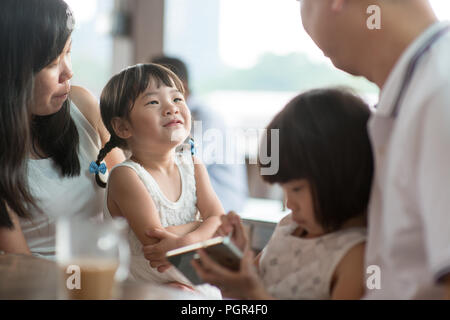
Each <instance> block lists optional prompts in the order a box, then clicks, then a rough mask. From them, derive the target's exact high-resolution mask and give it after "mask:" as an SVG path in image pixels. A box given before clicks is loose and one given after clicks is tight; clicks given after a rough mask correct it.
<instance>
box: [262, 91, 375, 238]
mask: <svg viewBox="0 0 450 320" xmlns="http://www.w3.org/2000/svg"><path fill="white" fill-rule="evenodd" d="M369 117H370V110H369V107H368V106H367V104H366V103H365V102H364V101H363V100H362V99H361V98H359V97H357V96H356V95H353V94H352V93H350V92H349V91H346V90H343V89H317V90H312V91H308V92H306V93H303V94H300V95H299V96H297V97H295V98H294V99H293V100H292V101H291V102H289V103H288V104H287V105H286V107H285V108H284V109H283V110H282V111H281V112H280V113H278V115H277V116H275V118H274V119H273V120H272V122H271V123H270V124H269V126H268V128H267V129H268V130H267V131H268V133H267V136H268V139H267V140H268V142H269V143H270V140H271V139H270V137H271V131H270V129H279V155H278V159H279V170H278V172H277V173H276V174H275V175H265V176H263V179H264V180H265V181H266V182H269V183H282V184H283V183H286V182H289V181H291V180H294V179H306V180H308V181H309V183H310V185H311V190H312V196H313V202H314V210H315V217H316V220H317V222H318V223H319V224H320V225H321V226H322V227H323V228H324V229H325V230H326V231H328V232H331V231H335V230H337V229H339V228H340V227H341V225H342V224H343V223H344V222H346V221H347V220H349V219H350V218H353V217H356V216H359V215H361V214H365V213H366V210H367V205H368V201H369V196H370V190H371V183H372V175H373V160H372V149H371V145H370V140H369V136H368V132H367V122H368V119H369ZM268 150H271V149H270V147H269V148H268ZM271 157H272V158H273V157H274V155H271ZM259 165H260V166H261V167H266V166H269V165H270V164H268V165H262V164H261V163H260V164H259Z"/></svg>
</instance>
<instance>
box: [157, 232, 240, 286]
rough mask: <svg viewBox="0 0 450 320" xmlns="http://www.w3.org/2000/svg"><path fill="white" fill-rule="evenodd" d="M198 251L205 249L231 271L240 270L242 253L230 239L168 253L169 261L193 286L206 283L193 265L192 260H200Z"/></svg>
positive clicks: (210, 241)
mask: <svg viewBox="0 0 450 320" xmlns="http://www.w3.org/2000/svg"><path fill="white" fill-rule="evenodd" d="M198 249H203V250H205V251H206V253H207V254H208V255H209V257H210V258H211V259H212V260H214V261H215V262H217V263H218V264H220V265H222V266H223V267H225V268H228V269H230V270H234V271H237V270H239V267H240V263H241V258H242V252H241V250H240V249H239V248H238V247H236V246H235V245H234V243H233V242H232V241H231V239H230V237H229V236H227V237H215V238H212V239H208V240H206V241H202V242H198V243H194V244H191V245H188V246H185V247H181V248H177V249H174V250H171V251H168V252H167V253H166V258H167V260H168V261H169V262H170V263H171V264H172V265H173V266H175V267H176V268H177V269H178V270H179V271H180V272H181V273H182V274H183V275H184V276H185V277H186V278H188V279H189V280H190V281H191V282H192V284H194V285H198V284H202V283H204V282H203V281H202V280H201V279H200V278H199V277H198V275H197V272H195V269H194V267H193V266H192V265H191V260H192V259H198V258H199V256H198V254H197V252H196V251H197V250H198Z"/></svg>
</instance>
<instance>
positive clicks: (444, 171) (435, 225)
mask: <svg viewBox="0 0 450 320" xmlns="http://www.w3.org/2000/svg"><path fill="white" fill-rule="evenodd" d="M421 116H422V119H420V121H419V122H421V123H422V124H423V126H422V127H418V129H419V130H421V132H420V134H419V135H418V137H420V139H419V140H420V141H417V142H416V143H418V144H419V145H420V149H419V150H420V153H419V155H418V163H417V166H418V176H417V182H418V192H419V193H418V194H419V199H418V200H419V201H418V203H419V205H420V208H419V210H420V212H421V215H422V221H423V224H424V234H425V246H426V249H427V253H428V261H429V266H430V268H431V272H432V273H433V275H434V278H435V280H436V281H439V280H441V278H442V277H443V276H445V275H446V274H449V273H450V81H447V83H446V85H445V86H443V87H441V88H440V89H439V90H438V91H436V93H435V94H434V95H433V96H432V97H431V99H429V101H428V102H427V103H426V107H425V108H424V112H423V113H421Z"/></svg>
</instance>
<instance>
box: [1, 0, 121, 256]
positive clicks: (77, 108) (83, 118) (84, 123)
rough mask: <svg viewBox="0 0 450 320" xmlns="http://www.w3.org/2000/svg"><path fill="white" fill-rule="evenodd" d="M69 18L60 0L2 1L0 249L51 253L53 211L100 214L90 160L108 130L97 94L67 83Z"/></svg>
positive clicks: (112, 159) (110, 161)
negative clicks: (90, 170) (102, 119)
mask: <svg viewBox="0 0 450 320" xmlns="http://www.w3.org/2000/svg"><path fill="white" fill-rule="evenodd" d="M74 23H75V21H74V18H73V15H72V12H71V11H70V9H69V7H68V6H67V4H66V3H65V2H64V1H62V0H28V1H17V0H2V1H1V2H0V68H1V69H0V250H1V251H5V252H12V253H32V254H34V255H39V256H43V257H47V258H53V257H54V255H55V221H56V219H57V217H59V216H61V215H71V214H80V215H85V216H86V219H88V218H91V217H96V216H100V214H101V210H102V205H103V198H104V191H103V189H101V188H100V187H98V186H97V185H96V184H95V182H93V179H92V177H91V176H90V172H89V165H90V162H91V161H92V159H94V158H95V157H96V156H97V154H98V151H99V150H100V148H101V147H102V146H103V145H104V144H105V143H106V142H107V141H108V140H109V134H108V132H107V131H106V129H105V128H104V126H103V124H102V122H101V117H100V112H99V108H98V103H97V100H96V98H95V97H93V96H92V94H90V93H89V92H88V91H87V90H85V89H83V88H81V87H75V86H71V85H70V79H71V78H72V76H73V73H72V68H71V60H70V50H71V45H72V40H71V33H72V30H73V27H74ZM123 158H124V157H123V154H122V153H121V152H120V151H118V150H115V151H114V152H112V153H111V154H110V156H109V157H107V158H106V159H105V161H106V164H107V166H108V167H112V166H113V165H114V164H116V163H119V162H121V161H122V160H123ZM80 232H82V230H80Z"/></svg>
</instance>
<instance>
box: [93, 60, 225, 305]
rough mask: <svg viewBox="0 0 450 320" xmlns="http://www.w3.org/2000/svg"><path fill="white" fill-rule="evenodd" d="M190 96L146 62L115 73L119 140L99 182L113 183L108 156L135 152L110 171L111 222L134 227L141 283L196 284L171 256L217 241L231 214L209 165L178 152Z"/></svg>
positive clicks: (106, 108) (107, 93)
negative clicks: (219, 195) (225, 215)
mask: <svg viewBox="0 0 450 320" xmlns="http://www.w3.org/2000/svg"><path fill="white" fill-rule="evenodd" d="M183 93H184V88H183V85H182V83H181V81H180V79H179V78H178V77H177V76H176V75H175V74H174V73H173V72H172V71H170V70H169V69H167V68H165V67H163V66H161V65H157V64H139V65H135V66H132V67H129V68H127V69H125V70H123V71H121V72H120V73H118V74H117V75H115V76H114V77H113V78H112V79H111V80H110V81H109V82H108V84H107V85H106V87H105V88H104V89H103V91H102V95H101V98H100V109H101V114H102V120H103V122H104V124H105V126H106V128H107V129H108V131H109V133H110V134H111V140H110V141H109V142H108V143H107V144H106V146H105V148H103V149H102V150H100V152H99V155H98V158H97V161H96V162H93V163H92V164H91V166H92V172H95V173H96V180H97V183H99V184H100V185H102V186H105V184H104V183H103V182H102V181H101V179H100V176H99V171H101V170H102V168H101V166H102V164H101V161H102V160H103V158H104V157H105V155H106V154H107V153H108V152H109V151H110V150H111V149H113V148H114V147H121V148H126V149H128V150H129V151H130V152H131V157H130V159H128V160H126V161H124V162H123V163H121V164H119V165H117V166H115V167H114V168H113V169H112V170H111V172H110V175H109V179H108V185H107V193H106V194H107V196H106V198H105V205H104V216H105V219H111V217H117V216H122V217H125V218H126V219H127V221H128V223H129V225H130V227H131V228H130V232H129V234H128V242H129V244H130V247H131V254H132V256H131V267H130V273H131V276H132V278H133V279H134V280H136V281H148V282H153V283H157V284H175V285H176V286H181V287H184V286H191V283H190V282H189V281H188V280H187V279H186V278H185V277H184V276H183V275H182V274H181V273H180V272H178V271H177V270H175V268H173V267H171V266H170V264H169V262H168V261H167V260H166V258H165V253H166V252H167V251H168V250H171V249H174V248H177V247H181V246H185V245H188V244H191V243H194V242H199V241H202V240H206V239H208V238H210V237H211V236H212V235H213V234H214V232H215V230H216V229H217V227H218V226H219V224H220V215H222V214H223V213H224V212H223V208H222V205H221V203H220V201H219V199H218V198H217V196H216V194H215V193H214V190H213V189H212V187H211V183H210V181H209V177H208V173H207V172H206V168H205V166H204V165H203V164H202V163H200V162H199V160H198V159H197V158H195V157H194V156H193V155H192V154H191V148H187V149H185V150H184V151H181V152H179V150H178V149H177V147H179V146H180V145H182V144H183V142H184V141H185V140H186V138H188V137H189V135H190V129H191V116H190V112H189V108H188V106H187V105H186V102H185V99H184V95H183ZM197 213H199V215H197ZM144 251H145V255H144ZM147 259H148V260H149V261H150V265H149V261H147ZM150 266H151V267H150ZM195 289H201V290H200V291H201V292H202V293H205V294H206V293H208V294H209V293H211V294H214V290H203V288H198V287H197V288H195ZM214 289H215V290H216V292H215V293H217V292H218V290H217V289H216V288H214ZM219 296H220V295H219Z"/></svg>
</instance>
